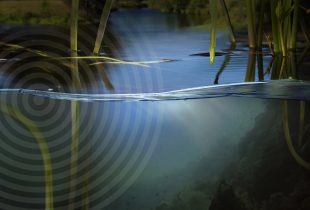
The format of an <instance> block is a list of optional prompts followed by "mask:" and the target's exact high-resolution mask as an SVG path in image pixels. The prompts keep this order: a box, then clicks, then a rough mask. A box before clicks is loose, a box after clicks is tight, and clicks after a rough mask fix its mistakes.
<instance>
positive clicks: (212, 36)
mask: <svg viewBox="0 0 310 210" xmlns="http://www.w3.org/2000/svg"><path fill="white" fill-rule="evenodd" d="M210 15H211V32H210V33H211V34H210V63H211V64H213V63H214V59H215V48H216V21H217V0H210Z"/></svg>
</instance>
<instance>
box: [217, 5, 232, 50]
mask: <svg viewBox="0 0 310 210" xmlns="http://www.w3.org/2000/svg"><path fill="white" fill-rule="evenodd" d="M220 3H221V6H222V10H223V12H224V15H225V20H226V23H227V25H228V29H229V38H230V42H231V43H233V44H235V43H236V37H235V32H234V28H233V25H232V23H231V19H230V16H229V12H228V9H227V6H226V2H225V0H220Z"/></svg>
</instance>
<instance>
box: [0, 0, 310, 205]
mask: <svg viewBox="0 0 310 210" xmlns="http://www.w3.org/2000/svg"><path fill="white" fill-rule="evenodd" d="M55 2H56V1H55ZM57 2H58V3H59V2H60V1H58V0H57ZM107 2H109V0H108V1H107ZM59 4H60V3H59ZM66 10H68V11H70V8H64V9H63V11H62V12H64V11H66ZM72 12H73V14H71V15H73V16H74V9H73V10H72ZM0 20H1V18H0ZM30 20H31V18H30ZM203 22H204V20H203V19H202V17H199V16H191V15H185V14H175V13H163V12H160V11H157V10H153V9H148V8H142V9H118V10H116V11H113V12H111V14H110V16H109V20H108V23H107V28H106V32H105V36H104V37H103V43H102V45H101V50H100V51H99V52H98V54H96V55H93V47H94V43H95V42H96V35H97V30H98V24H97V23H93V22H87V21H86V22H83V23H82V24H80V25H79V27H78V29H77V25H76V23H77V22H74V21H73V22H71V28H70V26H68V25H45V24H28V23H25V24H11V23H10V24H8V23H1V24H0V209H1V210H2V209H3V210H26V209H29V210H35V209H38V210H41V209H45V210H54V209H55V210H73V209H77V210H80V209H81V210H82V209H83V210H86V209H91V210H102V209H104V210H309V209H310V82H309V80H310V72H309V71H310V53H309V47H308V48H307V47H304V46H298V47H297V48H296V53H291V52H288V55H287V56H286V57H284V56H274V55H273V52H272V50H271V49H270V46H269V45H268V42H264V43H263V46H262V51H260V52H259V53H257V52H253V50H250V49H249V44H248V42H247V34H245V33H243V32H240V33H237V38H238V40H239V41H237V42H236V44H235V45H233V44H232V43H231V42H230V34H229V32H228V30H227V28H223V29H221V30H220V31H218V32H217V34H216V52H215V59H214V63H210V52H209V49H210V45H211V43H210V30H209V28H207V27H206V28H205V27H201V24H202V23H203ZM70 33H71V34H70ZM74 33H75V36H76V39H74V38H72V34H74ZM97 36H98V35H97ZM299 44H300V43H299ZM90 55H91V56H90Z"/></svg>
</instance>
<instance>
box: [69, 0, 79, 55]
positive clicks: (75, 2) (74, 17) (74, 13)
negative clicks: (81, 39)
mask: <svg viewBox="0 0 310 210" xmlns="http://www.w3.org/2000/svg"><path fill="white" fill-rule="evenodd" d="M78 19H79V0H72V5H71V32H70V34H71V39H70V40H71V48H70V49H71V51H76V52H77V45H78V43H77V42H78V41H77V39H78Z"/></svg>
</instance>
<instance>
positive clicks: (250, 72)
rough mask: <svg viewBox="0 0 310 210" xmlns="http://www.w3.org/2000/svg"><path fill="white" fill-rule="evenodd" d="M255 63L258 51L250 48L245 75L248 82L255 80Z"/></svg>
mask: <svg viewBox="0 0 310 210" xmlns="http://www.w3.org/2000/svg"><path fill="white" fill-rule="evenodd" d="M255 65H256V53H255V51H254V50H250V51H249V57H248V65H247V71H246V75H245V81H246V82H253V81H255Z"/></svg>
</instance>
